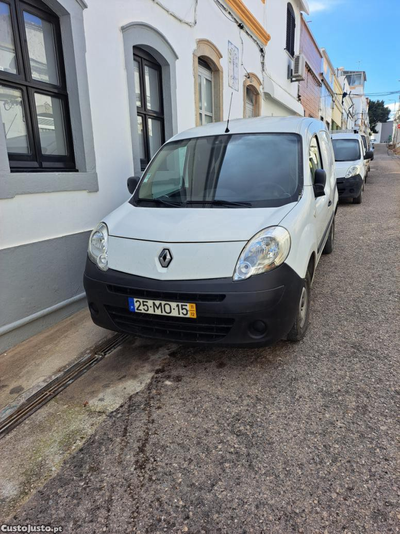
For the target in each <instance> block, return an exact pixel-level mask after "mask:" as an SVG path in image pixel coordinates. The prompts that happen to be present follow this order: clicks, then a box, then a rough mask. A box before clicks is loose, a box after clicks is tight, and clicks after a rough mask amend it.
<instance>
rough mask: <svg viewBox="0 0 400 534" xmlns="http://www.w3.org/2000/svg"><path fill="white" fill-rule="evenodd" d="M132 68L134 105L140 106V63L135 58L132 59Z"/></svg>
mask: <svg viewBox="0 0 400 534" xmlns="http://www.w3.org/2000/svg"><path fill="white" fill-rule="evenodd" d="M133 68H134V71H135V93H136V106H137V107H138V108H141V107H142V94H141V90H140V65H139V62H138V61H136V59H134V60H133Z"/></svg>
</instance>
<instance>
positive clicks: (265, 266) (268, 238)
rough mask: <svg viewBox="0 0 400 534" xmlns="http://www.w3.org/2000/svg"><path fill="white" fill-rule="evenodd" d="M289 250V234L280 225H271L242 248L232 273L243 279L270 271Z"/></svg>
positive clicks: (235, 276)
mask: <svg viewBox="0 0 400 534" xmlns="http://www.w3.org/2000/svg"><path fill="white" fill-rule="evenodd" d="M289 251H290V234H289V232H288V231H287V230H286V229H285V228H282V227H281V226H271V227H270V228H265V230H261V232H258V234H256V235H255V236H254V237H253V238H252V239H250V241H249V242H248V243H247V245H246V246H245V247H244V249H243V250H242V253H241V254H240V256H239V259H238V262H237V264H236V268H235V272H234V275H233V279H234V280H245V279H246V278H250V276H253V275H255V274H261V273H265V272H266V271H271V270H272V269H275V267H278V265H280V264H281V263H283V262H284V261H285V260H286V258H287V256H288V254H289Z"/></svg>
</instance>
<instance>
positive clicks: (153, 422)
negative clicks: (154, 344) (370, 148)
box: [12, 146, 400, 534]
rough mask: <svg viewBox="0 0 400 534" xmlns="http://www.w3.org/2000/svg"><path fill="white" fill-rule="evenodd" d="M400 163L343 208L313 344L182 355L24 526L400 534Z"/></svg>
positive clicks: (322, 274)
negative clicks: (399, 274) (399, 461)
mask: <svg viewBox="0 0 400 534" xmlns="http://www.w3.org/2000/svg"><path fill="white" fill-rule="evenodd" d="M399 193H400V159H394V158H390V157H389V156H388V155H387V154H386V149H385V148H384V147H382V146H378V147H377V149H376V158H375V161H374V162H373V163H372V170H371V173H370V175H369V179H368V183H367V185H366V189H365V194H364V198H363V203H362V204H361V205H359V206H356V205H353V204H349V203H346V204H341V205H340V207H339V211H338V216H337V224H336V244H335V250H334V252H333V254H331V255H330V256H324V257H323V258H322V260H321V262H320V264H319V267H318V273H317V276H316V279H315V283H314V287H313V301H312V316H311V321H312V323H311V326H310V329H309V331H308V334H307V337H306V339H305V340H304V341H303V342H301V343H299V344H289V343H284V342H282V343H279V344H278V345H276V346H275V347H272V348H266V349H257V350H248V349H246V350H242V349H235V350H232V349H230V350H228V349H203V348H198V349H197V348H190V349H188V348H184V347H180V348H178V349H177V350H175V352H174V353H173V354H172V355H171V356H170V358H169V359H168V360H167V362H166V363H165V364H164V365H163V366H162V367H160V368H159V369H158V370H157V371H156V373H155V374H154V376H153V379H152V380H151V382H150V384H149V386H148V387H147V388H145V389H144V390H142V391H141V392H140V393H138V394H136V395H133V396H132V397H131V398H130V399H129V401H128V402H126V403H125V404H124V405H122V406H121V407H120V408H119V409H118V410H116V411H115V412H114V413H113V414H111V415H110V416H109V417H108V419H107V420H106V421H105V423H104V424H102V425H101V426H100V427H99V428H98V430H97V431H96V433H95V434H94V435H93V436H92V438H91V439H90V440H89V441H88V442H87V443H86V444H85V445H84V446H83V448H82V449H81V450H79V451H78V452H77V453H76V454H75V455H74V456H72V457H71V458H70V459H69V460H68V461H67V463H66V464H65V465H64V467H63V468H62V470H61V471H60V472H59V473H58V474H57V475H56V476H55V477H54V478H53V479H51V480H50V481H49V482H48V483H47V484H46V485H45V486H44V488H43V489H42V490H40V491H38V492H37V493H36V494H35V495H34V496H33V497H32V498H31V500H30V501H29V502H28V503H27V504H26V505H25V506H24V507H23V508H22V509H20V510H19V512H18V513H17V515H16V516H15V517H14V518H13V521H12V522H13V523H14V524H15V523H20V524H26V523H29V522H30V523H35V524H38V523H39V524H41V523H44V524H51V525H53V526H57V525H62V526H63V527H64V532H68V533H94V532H96V533H98V532H112V533H118V534H119V533H121V534H122V533H126V532H141V533H157V532H190V533H197V532H206V533H218V532H221V533H230V534H231V533H245V532H247V533H251V532H265V533H278V532H279V533H285V534H288V533H291V532H304V533H307V534H308V533H329V534H330V533H339V532H340V533H352V534H354V533H357V534H360V533H380V534H382V533H389V532H399V531H400V530H399V524H400V521H399V518H400V515H399V509H398V508H397V509H396V506H397V505H398V502H399V499H398V497H399V479H398V478H397V475H396V453H397V452H398V450H397V449H396V434H398V429H399V427H398V425H397V423H396V416H398V414H399V410H398V407H399V354H400V343H399V324H400V322H399V306H398V302H399V301H398V294H397V295H396V291H398V289H399V284H398V278H397V280H396V268H398V264H399V259H400V257H399V256H400V255H399V220H398V215H399V205H400V204H399Z"/></svg>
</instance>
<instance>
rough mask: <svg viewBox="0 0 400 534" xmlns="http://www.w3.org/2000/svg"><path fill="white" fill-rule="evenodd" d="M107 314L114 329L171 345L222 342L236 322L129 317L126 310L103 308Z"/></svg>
mask: <svg viewBox="0 0 400 534" xmlns="http://www.w3.org/2000/svg"><path fill="white" fill-rule="evenodd" d="M106 310H107V312H108V314H109V316H110V318H111V320H112V321H113V323H114V324H115V326H117V328H119V329H120V330H122V331H124V332H128V333H129V334H134V335H137V336H143V337H151V338H158V339H168V340H171V341H193V342H203V343H207V342H213V341H219V340H221V339H223V338H224V337H225V336H226V335H227V334H229V332H230V331H231V328H232V326H233V324H234V322H235V319H231V318H226V317H198V318H197V319H185V318H182V317H169V316H161V315H152V314H148V313H139V312H135V313H132V312H130V311H129V310H127V309H125V308H117V307H115V306H106Z"/></svg>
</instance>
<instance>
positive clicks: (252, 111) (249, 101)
mask: <svg viewBox="0 0 400 534" xmlns="http://www.w3.org/2000/svg"><path fill="white" fill-rule="evenodd" d="M261 87H262V83H261V80H260V79H259V77H258V76H257V75H256V74H254V73H249V74H248V75H247V76H246V79H245V81H244V82H243V99H244V103H243V117H245V118H250V117H259V116H260V115H261Z"/></svg>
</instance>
